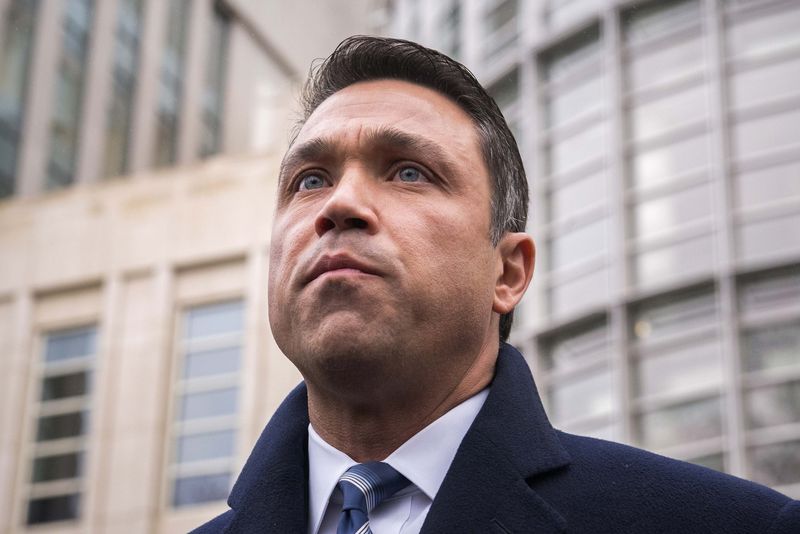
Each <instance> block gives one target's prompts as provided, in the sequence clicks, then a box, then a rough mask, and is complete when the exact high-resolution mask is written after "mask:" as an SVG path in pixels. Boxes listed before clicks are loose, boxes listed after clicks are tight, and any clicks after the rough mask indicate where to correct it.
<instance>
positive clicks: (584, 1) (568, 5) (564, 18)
mask: <svg viewBox="0 0 800 534" xmlns="http://www.w3.org/2000/svg"><path fill="white" fill-rule="evenodd" d="M598 4H599V2H598V1H597V0H548V1H547V3H546V4H545V19H546V21H547V24H548V25H549V26H550V27H551V28H553V29H559V28H563V27H565V26H568V25H569V24H571V23H574V22H577V21H578V20H580V19H581V18H583V17H586V16H588V15H589V14H591V13H593V12H595V11H596V10H597V7H598Z"/></svg>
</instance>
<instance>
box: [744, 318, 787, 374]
mask: <svg viewBox="0 0 800 534" xmlns="http://www.w3.org/2000/svg"><path fill="white" fill-rule="evenodd" d="M742 349H743V354H742V357H743V358H744V367H745V369H746V370H747V371H761V370H765V369H779V368H781V367H791V366H796V365H800V321H794V322H791V323H785V324H775V325H770V326H766V327H762V328H758V329H755V330H748V331H746V332H745V333H744V334H743V336H742Z"/></svg>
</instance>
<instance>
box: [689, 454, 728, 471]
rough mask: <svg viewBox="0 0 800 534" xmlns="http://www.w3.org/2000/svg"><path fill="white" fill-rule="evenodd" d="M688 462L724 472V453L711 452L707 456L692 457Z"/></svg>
mask: <svg viewBox="0 0 800 534" xmlns="http://www.w3.org/2000/svg"><path fill="white" fill-rule="evenodd" d="M689 462H690V463H693V464H695V465H701V466H703V467H708V468H709V469H713V470H714V471H719V472H721V473H724V472H725V455H724V454H711V455H709V456H701V457H700V458H692V459H691V460H689Z"/></svg>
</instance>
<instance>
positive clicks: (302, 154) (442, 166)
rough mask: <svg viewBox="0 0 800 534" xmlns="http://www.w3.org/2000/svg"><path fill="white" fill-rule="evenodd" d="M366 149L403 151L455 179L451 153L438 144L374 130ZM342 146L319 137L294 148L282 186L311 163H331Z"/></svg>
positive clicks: (393, 129) (287, 159)
mask: <svg viewBox="0 0 800 534" xmlns="http://www.w3.org/2000/svg"><path fill="white" fill-rule="evenodd" d="M365 137H366V146H367V148H368V149H370V150H387V151H401V152H407V153H410V154H414V155H416V156H418V157H419V156H420V155H421V156H422V158H423V159H424V160H426V161H428V162H432V164H431V165H432V166H435V167H438V168H439V170H440V171H441V172H442V173H444V174H445V178H447V177H449V176H453V174H454V173H455V168H456V165H455V163H454V161H453V159H452V158H451V157H450V156H449V154H447V152H446V151H445V150H444V149H443V148H442V147H441V146H440V145H439V144H438V143H436V142H435V141H432V140H430V139H428V138H426V137H424V136H421V135H417V134H410V133H408V132H405V131H403V130H400V129H399V128H396V127H394V126H380V127H377V128H370V129H368V130H367V131H366V133H365ZM338 145H340V142H339V141H337V140H336V139H335V138H333V137H317V138H315V139H310V140H308V141H305V142H303V143H301V144H299V145H297V146H296V147H293V148H290V149H289V152H288V153H287V154H286V156H284V158H283V161H282V162H281V167H280V174H279V185H283V183H284V182H285V180H286V174H287V172H289V171H290V170H291V169H294V168H295V167H298V166H300V165H302V163H303V162H305V161H309V160H324V159H330V158H331V156H332V154H334V153H335V151H336V149H337V146H338Z"/></svg>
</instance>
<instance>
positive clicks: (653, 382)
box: [637, 340, 722, 396]
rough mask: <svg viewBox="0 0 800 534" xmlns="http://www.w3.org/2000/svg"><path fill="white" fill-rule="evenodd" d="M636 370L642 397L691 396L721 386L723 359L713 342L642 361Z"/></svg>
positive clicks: (680, 348)
mask: <svg viewBox="0 0 800 534" xmlns="http://www.w3.org/2000/svg"><path fill="white" fill-rule="evenodd" d="M637 367H638V369H637V379H638V380H637V382H638V388H639V394H640V395H643V396H647V395H665V394H669V395H673V394H682V393H689V392H692V391H697V390H703V389H706V388H708V387H709V386H720V385H721V384H722V358H721V354H720V350H719V346H718V345H717V343H716V342H715V341H713V340H709V341H703V342H700V343H692V344H688V345H685V346H682V347H678V348H675V349H670V350H669V351H666V352H664V353H660V354H653V355H650V356H645V357H642V358H640V360H639V362H638V366H637Z"/></svg>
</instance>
